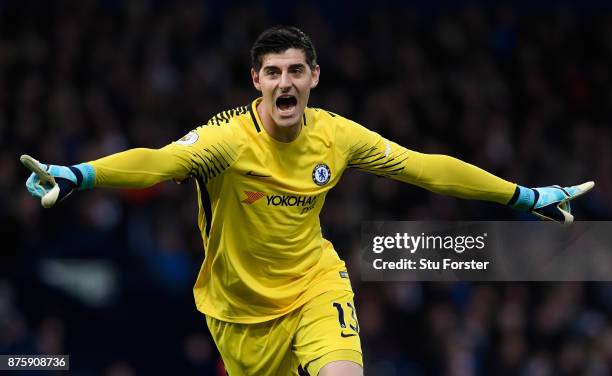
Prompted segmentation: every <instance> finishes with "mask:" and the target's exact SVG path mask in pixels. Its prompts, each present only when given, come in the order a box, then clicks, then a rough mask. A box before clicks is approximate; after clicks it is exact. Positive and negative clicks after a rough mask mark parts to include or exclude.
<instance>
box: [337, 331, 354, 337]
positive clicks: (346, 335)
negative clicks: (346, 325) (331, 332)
mask: <svg viewBox="0 0 612 376" xmlns="http://www.w3.org/2000/svg"><path fill="white" fill-rule="evenodd" d="M356 335H357V334H355V333H344V332H340V337H344V338H346V337H355V336H356Z"/></svg>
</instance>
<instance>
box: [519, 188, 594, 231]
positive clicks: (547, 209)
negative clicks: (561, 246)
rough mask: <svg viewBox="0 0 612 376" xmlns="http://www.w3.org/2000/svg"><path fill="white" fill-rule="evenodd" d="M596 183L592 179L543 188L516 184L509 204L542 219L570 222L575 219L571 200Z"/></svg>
mask: <svg viewBox="0 0 612 376" xmlns="http://www.w3.org/2000/svg"><path fill="white" fill-rule="evenodd" d="M594 186H595V183H594V182H592V181H589V182H586V183H583V184H580V185H575V186H573V187H564V188H562V187H560V186H558V185H553V186H550V187H541V188H525V187H521V186H520V185H517V186H516V191H515V192H514V196H512V199H510V201H509V202H508V205H510V206H511V207H513V208H514V209H517V210H520V211H524V212H528V213H532V214H535V215H537V216H538V217H540V218H541V219H544V220H548V221H556V222H561V223H563V224H570V223H572V222H573V221H574V216H573V215H572V210H571V206H570V201H571V200H573V199H575V198H577V197H580V196H582V195H583V194H585V193H587V192H588V191H590V190H591V189H593V187H594Z"/></svg>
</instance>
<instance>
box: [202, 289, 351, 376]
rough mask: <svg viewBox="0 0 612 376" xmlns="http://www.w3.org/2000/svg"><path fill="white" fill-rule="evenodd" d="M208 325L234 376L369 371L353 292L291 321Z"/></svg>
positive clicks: (315, 304) (324, 298)
mask: <svg viewBox="0 0 612 376" xmlns="http://www.w3.org/2000/svg"><path fill="white" fill-rule="evenodd" d="M206 322H207V323H208V328H209V329H210V333H211V334H212V337H213V339H214V340H215V343H216V344H217V348H218V349H219V352H220V353H221V357H222V358H223V362H224V363H225V368H226V370H227V372H228V374H229V376H267V375H269V376H277V375H278V376H287V375H300V376H303V375H310V376H316V375H318V373H319V370H320V369H321V368H323V366H325V365H326V364H328V363H330V362H334V361H338V360H348V361H352V362H355V363H357V364H359V365H361V366H363V361H362V358H361V343H360V340H359V323H358V321H357V312H356V311H355V304H354V303H353V293H352V292H351V291H341V290H335V291H328V292H325V293H323V294H321V295H319V296H317V297H315V298H314V299H312V300H310V301H309V302H308V303H306V304H305V305H303V306H302V307H300V308H298V309H296V310H295V311H292V312H290V313H288V314H286V315H285V316H282V317H279V318H277V319H274V320H270V321H267V322H264V323H260V324H236V323H230V322H225V321H220V320H217V319H214V318H212V317H209V316H207V317H206Z"/></svg>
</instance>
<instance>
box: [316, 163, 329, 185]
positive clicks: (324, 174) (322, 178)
mask: <svg viewBox="0 0 612 376" xmlns="http://www.w3.org/2000/svg"><path fill="white" fill-rule="evenodd" d="M330 178H331V170H330V169H329V167H328V166H327V165H326V164H325V163H319V164H318V165H316V166H315V168H314V169H313V170H312V181H314V182H315V184H316V185H325V184H327V182H328V181H329V179H330Z"/></svg>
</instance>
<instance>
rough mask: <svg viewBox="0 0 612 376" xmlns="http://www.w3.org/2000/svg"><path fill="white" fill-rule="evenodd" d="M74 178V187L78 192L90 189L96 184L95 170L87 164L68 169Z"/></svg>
mask: <svg viewBox="0 0 612 376" xmlns="http://www.w3.org/2000/svg"><path fill="white" fill-rule="evenodd" d="M68 168H69V169H70V171H72V173H73V174H74V175H75V176H76V179H77V181H76V185H77V187H78V189H79V190H80V191H83V190H85V189H91V188H93V187H94V184H95V182H96V170H95V169H94V168H93V166H92V165H90V164H89V163H81V164H78V165H75V166H70V167H68Z"/></svg>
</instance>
